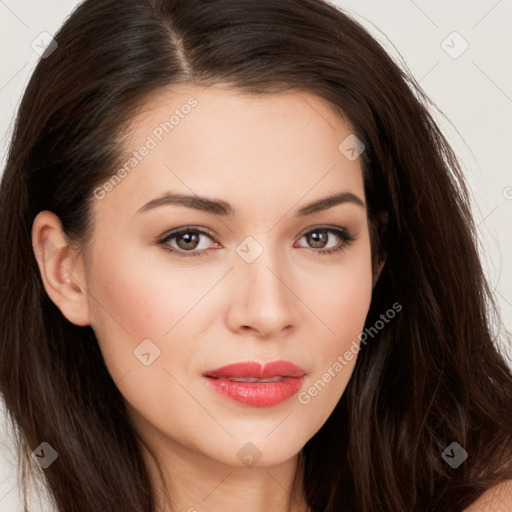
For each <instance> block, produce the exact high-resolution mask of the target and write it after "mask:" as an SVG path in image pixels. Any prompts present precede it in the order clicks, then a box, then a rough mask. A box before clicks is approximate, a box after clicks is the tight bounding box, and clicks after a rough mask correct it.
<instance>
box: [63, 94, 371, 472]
mask: <svg viewBox="0 0 512 512" xmlns="http://www.w3.org/2000/svg"><path fill="white" fill-rule="evenodd" d="M132 128H133V130H127V132H126V134H127V138H126V139H125V142H124V147H125V149H126V155H125V158H124V159H123V162H125V161H126V162H128V164H127V166H126V167H125V169H124V172H123V171H120V172H119V173H118V174H117V177H114V178H112V179H111V180H110V182H109V181H107V180H106V181H105V182H104V183H103V184H101V185H100V187H99V188H98V189H96V190H95V201H94V206H93V209H94V237H93V241H92V244H91V246H90V247H89V250H88V253H87V258H86V259H85V260H84V266H83V274H80V273H79V270H76V271H74V273H72V274H71V275H72V277H73V278H76V280H77V281H79V279H83V281H79V282H81V283H82V284H83V285H84V286H85V288H86V289H87V293H84V301H85V302H84V308H87V311H88V323H89V324H90V325H91V327H92V328H93V330H94V332H95V334H96V336H97V339H98V342H99V345H100V347H101V351H102V354H103V356H104V359H105V363H106V365H107V367H108V370H109V372H110V373H111V375H112V378H113V380H114V381H115V382H116V385H117V386H118V387H119V389H120V391H121V393H122V394H123V396H124V397H125V399H126V402H127V404H128V408H129V410H130V413H131V414H132V415H133V418H134V421H135V423H136V425H137V427H138V428H139V429H140V430H141V432H142V433H143V434H144V435H145V437H146V438H148V439H150V440H151V442H152V443H153V444H154V445H155V446H157V447H158V448H157V453H159V454H160V455H161V456H162V457H165V456H166V455H169V457H171V456H172V454H174V453H176V452H177V451H181V452H182V453H189V454H190V456H191V457H203V458H204V457H205V456H206V457H207V458H209V459H213V460H216V461H220V462H222V463H225V464H228V465H231V466H241V465H243V464H245V465H252V464H254V462H257V463H258V464H259V465H260V466H264V465H274V464H278V463H279V462H282V461H285V460H287V459H289V458H291V457H293V456H294V455H296V454H297V453H298V452H299V451H300V450H301V448H302V447H303V446H304V444H305V443H306V442H307V441H308V440H309V439H310V438H311V437H312V436H313V435H314V434H315V433H316V432H317V431H318V430H319V428H320V427H321V426H322V424H323V423H324V422H325V421H326V420H327V418H328V416H329V415H330V414H331V412H332V411H333V409H334V407H335V405H336V403H337V402H338V400H339V399H340V397H341V396H342V394H343V391H344V389H345V387H346V385H347V382H348V379H349V377H350V375H351V372H352V370H353V367H354V365H355V361H356V356H354V357H353V358H352V359H351V360H348V359H347V358H345V357H344V354H345V353H346V352H347V351H348V350H350V349H351V347H352V353H357V350H353V348H354V347H357V346H359V339H358V334H359V333H360V332H361V331H362V329H363V327H364V321H365V317H366V314H367V312H368V308H369V305H370V300H371V293H372V273H371V254H370V240H369V231H368V226H367V212H366V208H365V195H364V188H363V179H362V173H361V167H360V162H359V158H357V154H358V152H359V151H360V149H361V148H360V147H358V146H357V143H356V142H357V141H356V142H354V141H355V139H354V138H353V137H354V136H353V135H351V130H350V127H349V126H348V125H347V124H345V123H343V122H342V121H341V120H340V119H339V118H337V117H336V116H335V115H334V114H333V113H332V112H330V110H329V109H328V107H327V105H326V103H325V102H324V101H323V100H321V99H319V98H317V97H315V96H312V95H309V94H305V93H300V94H299V93H288V94H283V95H244V94H242V93H240V92H237V91H234V90H227V89H222V88H220V87H218V86H215V87H210V88H206V89H202V88H199V87H196V86H183V87H182V88H181V89H177V88H174V89H173V90H166V91H165V92H162V93H159V94H158V95H155V96H154V97H153V98H152V99H151V101H150V102H148V103H147V104H146V105H145V106H144V108H143V109H141V110H140V111H139V113H138V114H137V117H136V118H135V119H134V121H133V126H132ZM347 137H349V138H348V139H347ZM144 148H146V149H144ZM134 152H135V153H134ZM130 158H132V160H130ZM109 183H110V184H109ZM347 193H349V194H348V195H346V196H343V197H341V199H342V200H343V199H345V201H341V202H336V201H332V202H326V203H322V200H324V199H325V198H328V197H331V196H335V195H338V194H347ZM166 196H174V198H175V199H176V197H177V196H179V197H180V198H181V199H180V200H179V201H180V204H178V202H173V201H172V197H171V199H169V200H166V199H162V198H165V197H166ZM358 202H360V203H361V204H358ZM315 204H317V206H316V207H315V206H312V205H315ZM326 226H327V227H326ZM183 228H187V229H183ZM178 230H183V232H182V233H181V235H179V236H174V237H173V236H172V235H173V234H174V232H176V231H178ZM345 232H346V234H347V235H348V236H349V237H351V238H353V241H349V240H347V239H345V235H344V233H345ZM337 249H339V250H337ZM329 250H331V251H333V252H331V253H327V251H329ZM362 350H364V348H362ZM341 360H343V363H342V362H341ZM273 361H281V362H282V361H286V362H289V363H292V364H293V365H296V366H297V367H298V370H297V368H295V371H291V370H290V369H289V368H288V367H286V366H281V367H280V366H279V365H274V366H273V367H272V366H267V369H269V373H260V374H258V373H257V370H258V365H255V366H253V367H246V373H244V371H243V368H242V369H238V370H237V369H235V370H232V369H225V370H220V371H219V372H218V373H217V374H215V375H216V377H217V378H213V376H211V377H207V376H205V374H207V373H210V374H212V373H213V372H212V371H213V370H215V369H218V368H220V367H224V366H226V365H233V364H237V363H243V362H255V363H259V364H260V365H266V364H268V363H270V362H273ZM340 367H341V369H340ZM237 372H238V373H237ZM295 372H296V373H295ZM302 374H304V376H303V377H302V378H300V375H302ZM262 376H267V377H276V379H280V380H278V381H277V382H266V383H265V382H261V380H259V381H256V382H252V383H248V382H245V383H244V382H240V381H238V382H237V383H234V382H235V381H232V380H231V379H233V378H238V379H242V380H246V381H247V380H253V381H254V379H255V378H256V379H257V378H258V377H260V378H261V377H262ZM219 377H225V378H224V379H222V378H219ZM251 377H253V378H251ZM283 377H285V378H283ZM276 379H273V380H276Z"/></svg>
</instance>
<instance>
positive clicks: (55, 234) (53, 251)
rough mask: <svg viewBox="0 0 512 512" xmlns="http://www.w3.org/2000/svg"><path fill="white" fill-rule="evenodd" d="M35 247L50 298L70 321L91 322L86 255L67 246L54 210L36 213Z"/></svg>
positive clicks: (76, 322)
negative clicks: (81, 254) (86, 286)
mask: <svg viewBox="0 0 512 512" xmlns="http://www.w3.org/2000/svg"><path fill="white" fill-rule="evenodd" d="M32 246H33V249H34V254H35V256H36V260H37V264H38V266H39V271H40V273H41V279H42V281H43V285H44V288H45V290H46V293H47V294H48V296H49V297H50V299H51V300H52V301H53V302H54V303H55V305H56V306H57V307H58V308H59V309H60V311H61V312H62V314H63V315H64V316H65V317H66V318H67V319H68V320H69V321H70V322H71V323H73V324H75V325H79V326H85V325H90V322H89V303H88V300H87V297H88V296H87V290H86V288H85V285H86V279H85V269H84V264H83V258H82V257H81V256H80V255H79V254H77V253H76V252H75V251H74V250H73V249H71V247H70V246H69V245H68V242H67V240H66V237H65V235H64V233H63V231H62V224H61V222H60V219H59V217H57V216H56V215H55V214H54V213H52V212H50V211H48V210H45V211H42V212H39V213H38V214H37V216H36V218H35V219H34V222H33V224H32Z"/></svg>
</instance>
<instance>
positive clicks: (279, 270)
mask: <svg viewBox="0 0 512 512" xmlns="http://www.w3.org/2000/svg"><path fill="white" fill-rule="evenodd" d="M258 238H259V240H257V239H256V237H255V236H248V237H246V238H245V239H244V240H243V241H242V242H241V243H240V244H239V245H238V247H237V248H236V252H237V256H236V258H235V264H234V266H235V279H236V280H237V286H238V292H237V293H236V296H237V297H236V302H237V304H236V305H234V307H235V308H237V310H238V312H239V314H240V318H239V319H238V320H239V321H240V322H242V323H244V324H246V325H251V324H252V327H255V328H257V329H258V330H268V329H279V328H282V327H285V326H287V325H289V324H291V323H293V321H294V317H295V315H294V313H293V311H294V308H295V304H294V294H293V293H291V291H290V289H289V288H292V289H293V286H292V283H290V282H289V281H290V279H291V278H290V277H289V275H288V273H287V272H286V270H285V265H283V255H282V254H281V252H280V250H279V248H278V247H273V246H271V245H272V241H271V240H272V237H271V236H265V237H263V236H258ZM260 240H261V241H260Z"/></svg>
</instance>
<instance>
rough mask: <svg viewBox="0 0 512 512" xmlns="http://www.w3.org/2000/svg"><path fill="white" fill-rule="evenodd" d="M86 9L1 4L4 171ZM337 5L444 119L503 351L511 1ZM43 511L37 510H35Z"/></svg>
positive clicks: (13, 501)
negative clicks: (43, 78)
mask: <svg viewBox="0 0 512 512" xmlns="http://www.w3.org/2000/svg"><path fill="white" fill-rule="evenodd" d="M78 3H79V2H77V1H75V0H40V1H36V0H0V26H1V30H0V51H1V53H0V64H1V74H0V112H1V114H2V115H1V118H0V158H1V161H0V169H1V171H0V172H3V169H4V166H5V159H6V150H7V147H8V142H9V139H10V136H11V131H12V126H13V119H14V115H15V113H16V110H17V107H18V105H19V102H20V100H21V97H22V94H23V91H24V88H25V86H26V84H27V82H28V79H29V77H30V74H31V72H32V70H33V68H34V66H35V64H36V62H37V60H38V58H39V57H38V55H37V53H36V52H35V51H34V50H33V48H32V47H33V45H34V43H33V42H34V41H38V38H39V39H40V34H41V33H42V32H47V33H49V34H51V35H53V34H54V33H55V32H56V31H57V29H58V28H59V26H60V25H61V24H62V22H63V21H64V20H65V19H66V17H67V16H68V15H69V14H70V13H71V11H72V10H73V9H74V7H75V6H76V5H78ZM333 3H335V4H336V5H338V6H339V7H341V8H342V9H344V10H345V11H346V12H348V13H349V14H351V15H352V16H353V17H354V18H355V19H356V20H358V21H360V22H361V23H362V24H363V25H364V26H365V27H366V28H368V30H369V31H370V32H371V33H372V34H373V35H374V36H375V37H376V38H377V39H378V40H379V41H380V42H381V44H383V45H384V46H385V48H386V49H387V50H388V51H389V52H390V53H391V55H392V56H393V57H394V58H395V59H399V56H398V55H399V54H400V55H401V56H402V57H403V59H404V60H405V62H406V64H407V66H408V68H409V70H410V72H411V73H412V74H413V75H414V77H415V78H416V79H417V81H418V82H419V84H420V85H421V87H422V89H423V90H424V91H425V92H426V93H427V95H428V96H429V97H430V98H431V99H432V100H433V102H434V103H435V104H436V105H437V107H438V109H439V111H440V112H442V113H443V114H444V116H445V117H444V116H443V115H441V114H440V113H439V112H434V114H435V116H436V119H437V120H438V122H439V124H440V126H441V128H442V130H443V131H444V133H445V135H446V136H447V137H448V139H449V141H450V142H451V144H452V146H453V148H454V149H455V152H456V154H457V155H458V156H459V158H460V159H461V162H462V165H463V168H464V170H465V174H466V178H467V181H468V183H469V186H470V189H471V192H472V196H473V213H474V218H475V221H476V224H477V226H478V233H479V238H480V251H481V256H482V261H483V264H484V267H485V270H486V272H487V275H488V277H489V281H490V284H491V286H492V288H493V289H494V291H495V293H496V297H497V299H498V303H499V305H500V308H501V315H502V322H503V325H502V327H501V331H500V332H501V334H502V336H501V342H500V350H501V349H504V348H505V341H504V340H505V337H504V335H503V333H504V329H507V330H508V331H511V330H512V265H511V264H510V262H511V260H512V230H511V229H510V221H511V220H512V172H511V169H510V161H511V157H512V138H511V136H512V130H511V124H512V115H511V114H512V67H511V66H510V59H511V56H512V35H511V33H512V31H511V30H510V28H511V27H512V0H478V1H469V2H468V1H463V0H448V1H447V0H434V1H432V0H430V1H427V0H414V1H413V0H391V1H387V2H382V1H378V0H357V1H356V0H346V1H345V0H338V1H336V2H333ZM91 44H93V42H92V41H91ZM398 52H399V54H398ZM507 63H508V64H507ZM404 137H407V134H406V133H404ZM0 243H1V241H0ZM0 321H5V319H0ZM508 350H509V351H510V350H511V348H510V347H509V348H508ZM475 363H476V364H478V362H477V361H476V362H475ZM510 364H511V366H512V361H510ZM3 417H4V416H3V415H2V410H0V447H1V448H2V449H1V450H0V512H16V511H18V510H20V511H21V506H20V504H19V503H20V502H19V498H18V490H19V488H18V486H17V480H16V458H15V454H14V452H13V449H12V444H13V443H12V437H11V436H12V432H10V431H9V430H8V429H7V426H5V428H4V421H3ZM2 429H3V431H2ZM43 509H44V507H39V506H34V507H33V508H31V509H30V512H39V511H40V510H43Z"/></svg>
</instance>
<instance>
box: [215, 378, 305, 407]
mask: <svg viewBox="0 0 512 512" xmlns="http://www.w3.org/2000/svg"><path fill="white" fill-rule="evenodd" d="M206 380H207V381H208V384H209V386H210V387H211V388H212V389H213V390H214V391H217V393H219V394H221V395H224V396H225V397H227V398H231V400H235V401H236V402H241V403H243V404H246V405H250V406H252V407H270V406H272V405H277V404H279V403H281V402H284V401H285V400H287V399H288V398H290V397H292V396H293V395H295V393H297V391H299V389H300V388H301V386H302V383H303V382H304V376H302V377H286V378H285V379H283V380H280V381H277V382H238V381H233V380H226V379H213V378H211V377H206Z"/></svg>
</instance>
